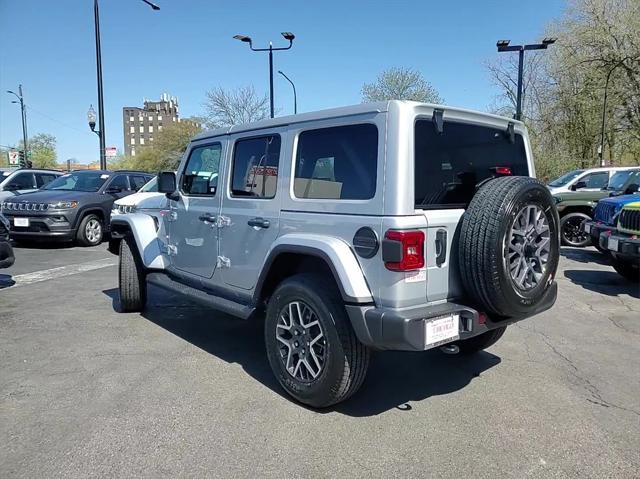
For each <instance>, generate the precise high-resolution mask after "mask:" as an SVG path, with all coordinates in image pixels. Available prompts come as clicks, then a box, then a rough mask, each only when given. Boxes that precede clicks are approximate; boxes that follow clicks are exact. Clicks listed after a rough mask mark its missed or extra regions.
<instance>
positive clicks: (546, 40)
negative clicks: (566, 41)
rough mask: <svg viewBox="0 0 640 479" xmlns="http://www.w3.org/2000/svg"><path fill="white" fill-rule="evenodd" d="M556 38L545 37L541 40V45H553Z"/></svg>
mask: <svg viewBox="0 0 640 479" xmlns="http://www.w3.org/2000/svg"><path fill="white" fill-rule="evenodd" d="M556 40H557V38H553V37H545V38H543V39H542V44H543V45H553V44H554V43H555V42H556Z"/></svg>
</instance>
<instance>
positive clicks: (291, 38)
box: [281, 32, 296, 42]
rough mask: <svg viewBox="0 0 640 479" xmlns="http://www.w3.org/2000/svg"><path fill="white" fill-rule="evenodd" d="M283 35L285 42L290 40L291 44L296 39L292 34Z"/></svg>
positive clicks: (284, 33)
mask: <svg viewBox="0 0 640 479" xmlns="http://www.w3.org/2000/svg"><path fill="white" fill-rule="evenodd" d="M281 35H282V36H283V37H284V39H285V40H289V41H290V42H293V39H294V38H296V36H295V35H294V34H293V33H291V32H282V33H281Z"/></svg>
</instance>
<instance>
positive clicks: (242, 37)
mask: <svg viewBox="0 0 640 479" xmlns="http://www.w3.org/2000/svg"><path fill="white" fill-rule="evenodd" d="M233 38H235V39H236V40H240V41H241V42H245V43H251V37H248V36H246V35H234V36H233Z"/></svg>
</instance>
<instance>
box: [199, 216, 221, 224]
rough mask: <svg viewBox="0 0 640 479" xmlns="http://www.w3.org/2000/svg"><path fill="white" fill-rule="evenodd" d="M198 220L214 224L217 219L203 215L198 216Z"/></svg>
mask: <svg viewBox="0 0 640 479" xmlns="http://www.w3.org/2000/svg"><path fill="white" fill-rule="evenodd" d="M198 219H199V220H200V221H204V222H205V223H215V222H216V219H217V217H216V215H210V214H205V215H200V216H199V217H198Z"/></svg>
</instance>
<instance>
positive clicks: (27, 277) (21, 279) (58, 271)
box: [0, 258, 118, 291]
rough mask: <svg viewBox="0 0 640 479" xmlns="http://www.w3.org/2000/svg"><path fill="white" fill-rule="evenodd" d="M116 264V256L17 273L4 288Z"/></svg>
mask: <svg viewBox="0 0 640 479" xmlns="http://www.w3.org/2000/svg"><path fill="white" fill-rule="evenodd" d="M117 264H118V260H117V259H116V258H105V259H99V260H96V261H88V262H86V263H80V264H70V265H68V266H60V267H59V268H51V269H43V270H42V271H35V272H33V273H26V274H19V275H17V276H13V277H12V278H11V280H13V281H14V283H15V284H13V285H12V286H10V287H8V288H5V289H11V288H17V287H18V286H27V285H29V284H34V283H40V282H41V281H48V280H50V279H56V278H62V277H64V276H71V275H73V274H78V273H84V272H85V271H93V270H95V269H101V268H108V267H109V266H115V265H117ZM0 291H1V289H0Z"/></svg>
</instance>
